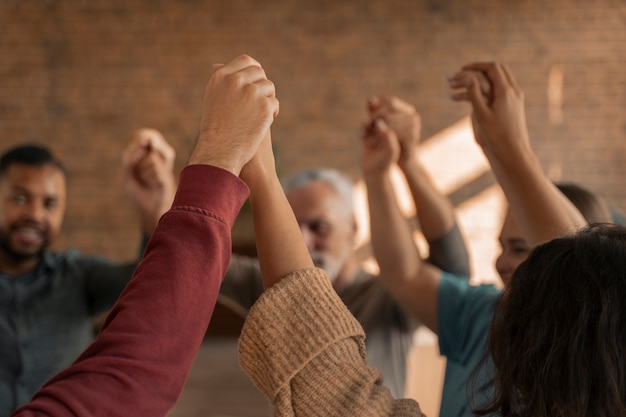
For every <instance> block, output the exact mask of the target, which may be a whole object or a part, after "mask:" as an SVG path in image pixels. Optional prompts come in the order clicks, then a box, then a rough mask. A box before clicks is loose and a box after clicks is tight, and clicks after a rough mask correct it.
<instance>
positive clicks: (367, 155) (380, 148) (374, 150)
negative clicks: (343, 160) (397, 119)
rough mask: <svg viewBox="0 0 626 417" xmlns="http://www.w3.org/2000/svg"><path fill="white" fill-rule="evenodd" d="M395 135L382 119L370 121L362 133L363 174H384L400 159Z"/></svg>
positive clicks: (398, 145)
mask: <svg viewBox="0 0 626 417" xmlns="http://www.w3.org/2000/svg"><path fill="white" fill-rule="evenodd" d="M400 152H401V151H400V142H399V141H398V136H397V135H396V133H395V132H394V131H393V130H391V129H390V128H389V126H388V125H387V123H386V122H385V121H384V120H383V119H382V118H377V119H374V120H372V121H371V122H370V123H369V124H368V125H367V126H366V128H365V130H364V133H363V172H364V173H365V174H366V175H367V174H386V173H387V172H388V171H389V169H390V168H391V165H392V164H394V163H395V162H397V161H398V158H399V157H400Z"/></svg>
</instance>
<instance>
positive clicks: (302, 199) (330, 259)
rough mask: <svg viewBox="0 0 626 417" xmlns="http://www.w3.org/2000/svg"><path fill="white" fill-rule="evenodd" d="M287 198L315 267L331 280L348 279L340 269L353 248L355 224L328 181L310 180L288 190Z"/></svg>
mask: <svg viewBox="0 0 626 417" xmlns="http://www.w3.org/2000/svg"><path fill="white" fill-rule="evenodd" d="M287 199H288V200H289V203H290V204H291V208H292V209H293V212H294V214H295V216H296V219H297V220H298V223H299V224H300V230H301V231H302V236H303V238H304V241H305V243H306V245H307V247H308V248H309V252H310V253H311V257H312V258H313V262H315V266H317V267H319V268H322V269H324V270H325V271H326V273H327V274H328V276H329V278H330V279H331V281H332V282H333V283H335V282H336V281H338V280H346V279H348V278H349V277H344V276H342V272H343V271H344V267H345V266H346V264H347V262H348V260H349V259H350V258H351V256H352V254H353V251H354V242H355V235H356V223H355V220H354V218H353V216H352V214H351V213H350V212H349V210H348V208H347V207H346V204H345V203H344V201H343V200H342V199H341V197H339V196H338V195H337V193H336V192H335V190H334V189H333V188H332V187H331V186H330V185H328V184H327V183H325V182H323V181H312V182H310V183H309V184H307V185H306V186H304V187H301V188H298V189H295V190H291V191H289V192H288V193H287Z"/></svg>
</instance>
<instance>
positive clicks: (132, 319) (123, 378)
mask: <svg viewBox="0 0 626 417" xmlns="http://www.w3.org/2000/svg"><path fill="white" fill-rule="evenodd" d="M247 196H248V188H247V187H246V185H245V184H244V183H243V182H242V181H241V180H239V178H237V177H235V176H234V175H232V174H230V173H229V172H227V171H224V170H221V169H219V168H216V167H211V166H203V165H192V166H188V167H186V168H185V169H184V170H183V171H182V172H181V175H180V182H179V187H178V191H177V194H176V198H175V199H174V204H173V205H172V208H171V209H170V210H169V211H168V212H167V213H166V214H165V215H163V217H162V218H161V220H160V222H159V225H158V226H157V228H156V230H155V231H154V234H153V236H152V238H151V240H150V242H149V244H148V246H147V248H146V252H145V255H144V258H143V260H142V261H141V263H140V264H139V266H138V267H137V270H136V271H135V274H134V275H133V278H132V280H131V281H130V283H129V284H128V285H127V287H126V288H125V290H124V292H123V293H122V295H121V296H120V298H119V299H118V301H117V303H116V304H115V306H114V307H113V310H112V311H111V313H110V314H109V316H108V317H107V320H106V322H105V324H104V326H103V328H102V330H101V332H100V334H99V335H98V338H97V339H96V341H94V343H93V344H92V345H91V346H90V347H88V348H87V350H85V352H84V353H83V354H82V355H81V356H80V357H79V358H78V359H77V360H76V362H75V363H74V364H73V365H72V366H70V367H69V368H67V369H66V370H64V371H62V372H60V373H59V374H58V375H56V376H55V377H53V378H52V379H51V380H50V381H49V382H48V383H47V384H46V385H45V386H44V387H43V388H42V389H41V390H40V391H39V392H38V393H37V394H36V395H35V396H34V398H33V400H32V401H31V402H30V403H29V404H27V405H25V406H23V407H22V408H20V409H19V410H17V411H16V412H15V413H14V414H13V416H19V417H35V416H37V417H41V416H49V417H50V416H54V417H61V416H63V417H65V416H68V417H69V416H79V417H92V416H102V417H117V416H120V417H121V416H124V417H128V416H150V417H157V416H164V415H165V414H166V413H167V412H168V411H169V410H170V409H171V408H172V407H173V405H174V404H175V403H176V401H177V399H178V397H179V395H180V393H181V391H182V388H183V385H184V383H185V380H186V378H187V374H188V372H189V369H190V367H191V365H192V362H193V360H194V358H195V355H196V353H197V351H198V349H199V346H200V343H201V341H202V338H203V336H204V333H205V331H206V328H207V324H208V322H209V319H210V317H211V314H212V312H213V307H214V306H215V302H216V299H217V295H218V291H219V287H220V284H221V281H222V279H223V277H224V274H225V272H226V268H227V267H228V261H229V259H230V254H231V240H230V231H231V228H232V225H233V223H234V221H235V218H236V216H237V213H238V212H239V209H240V208H241V206H242V204H243V202H244V201H245V199H246V198H247Z"/></svg>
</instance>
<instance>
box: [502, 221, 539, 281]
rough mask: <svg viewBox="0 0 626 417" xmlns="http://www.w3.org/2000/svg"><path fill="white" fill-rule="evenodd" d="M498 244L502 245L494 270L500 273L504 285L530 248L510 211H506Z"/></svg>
mask: <svg viewBox="0 0 626 417" xmlns="http://www.w3.org/2000/svg"><path fill="white" fill-rule="evenodd" d="M500 246H501V247H502V252H501V253H500V256H498V259H496V270H497V271H498V274H500V278H501V279H502V282H504V285H506V284H507V283H508V282H509V280H510V279H511V276H512V275H513V271H515V269H516V268H517V267H518V265H519V264H521V263H522V262H523V261H524V260H525V259H526V258H527V257H528V255H529V254H530V249H531V248H530V246H529V245H528V243H526V240H525V239H524V237H523V236H522V233H521V231H520V229H519V227H518V226H517V223H516V222H515V220H514V219H513V216H511V212H510V211H509V212H508V213H507V215H506V217H505V219H504V224H503V225H502V231H501V232H500Z"/></svg>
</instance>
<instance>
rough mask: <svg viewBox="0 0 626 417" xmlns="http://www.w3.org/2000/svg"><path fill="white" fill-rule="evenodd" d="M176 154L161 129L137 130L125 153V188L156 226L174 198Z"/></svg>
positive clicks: (145, 216) (123, 157)
mask: <svg viewBox="0 0 626 417" xmlns="http://www.w3.org/2000/svg"><path fill="white" fill-rule="evenodd" d="M175 157H176V152H175V151H174V148H172V147H171V146H170V145H169V143H167V142H166V140H165V138H164V137H163V135H161V133H160V132H159V131H157V130H154V129H145V128H144V129H139V130H137V131H135V132H134V134H133V138H132V139H131V141H130V142H129V143H128V145H127V146H126V148H125V149H124V151H123V153H122V164H123V166H124V171H125V183H126V188H127V190H128V192H129V194H130V195H131V198H132V199H133V200H134V202H135V203H136V204H137V206H138V207H139V210H140V211H141V213H142V215H143V216H144V218H149V219H150V220H149V222H153V223H154V225H156V222H157V221H158V219H159V217H161V215H162V214H163V213H164V212H165V211H166V210H167V209H168V208H169V207H170V206H171V204H172V201H173V199H174V193H175V192H176V180H175V178H174V172H173V169H174V160H175ZM149 229H152V227H149ZM151 231H152V230H147V232H151Z"/></svg>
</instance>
